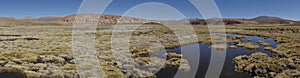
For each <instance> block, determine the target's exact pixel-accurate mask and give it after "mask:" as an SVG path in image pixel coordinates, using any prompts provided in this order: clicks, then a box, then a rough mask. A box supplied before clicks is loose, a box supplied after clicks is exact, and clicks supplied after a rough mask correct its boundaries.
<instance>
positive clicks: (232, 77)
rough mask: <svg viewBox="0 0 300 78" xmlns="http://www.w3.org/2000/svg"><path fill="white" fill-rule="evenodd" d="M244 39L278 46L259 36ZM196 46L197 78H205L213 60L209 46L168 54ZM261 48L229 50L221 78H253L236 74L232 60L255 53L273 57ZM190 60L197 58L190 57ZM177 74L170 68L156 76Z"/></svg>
mask: <svg viewBox="0 0 300 78" xmlns="http://www.w3.org/2000/svg"><path fill="white" fill-rule="evenodd" d="M227 36H242V35H237V34H227ZM244 37H245V41H244V42H247V40H248V39H251V40H252V43H253V44H255V45H259V44H258V41H259V40H262V41H265V42H267V43H271V44H272V47H273V48H275V47H276V46H277V45H276V42H275V41H274V39H271V38H263V37H258V36H244ZM228 45H229V46H230V45H233V43H228ZM195 46H197V47H198V46H199V49H200V61H199V65H198V71H197V74H196V76H195V78H204V77H205V74H206V71H207V69H208V65H209V63H210V58H211V48H209V47H210V45H209V44H192V45H187V46H182V47H178V48H175V49H170V50H167V52H176V53H182V52H181V48H193V47H195ZM259 46H260V48H259V49H257V50H247V49H244V48H242V47H238V48H236V49H229V48H228V49H227V50H226V59H225V63H224V66H223V70H222V73H221V75H220V78H251V76H250V75H249V74H248V73H244V72H236V71H235V68H234V63H233V61H232V59H233V58H234V57H236V56H239V55H251V54H252V53H255V52H263V53H266V54H268V55H272V53H271V52H270V51H265V50H264V46H263V45H259ZM184 51H186V52H193V51H188V50H184ZM183 57H189V56H185V55H183ZM189 58H196V57H189ZM187 60H188V61H190V60H194V59H187ZM191 69H193V68H191ZM176 72H177V69H175V68H172V67H168V68H166V69H164V70H161V71H160V72H158V73H157V74H156V76H157V77H158V78H173V77H174V75H175V74H176Z"/></svg>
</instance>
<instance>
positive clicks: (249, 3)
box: [0, 0, 300, 20]
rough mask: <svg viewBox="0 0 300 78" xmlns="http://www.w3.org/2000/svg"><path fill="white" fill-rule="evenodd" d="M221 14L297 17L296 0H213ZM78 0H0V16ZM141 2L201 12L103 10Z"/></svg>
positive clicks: (119, 0) (65, 11)
mask: <svg viewBox="0 0 300 78" xmlns="http://www.w3.org/2000/svg"><path fill="white" fill-rule="evenodd" d="M215 1H216V3H217V5H218V7H219V10H220V11H221V13H222V16H223V17H225V18H229V17H230V18H253V17H256V16H262V15H267V16H278V17H282V18H286V19H292V20H300V15H299V14H300V9H299V7H300V5H299V3H300V0H215ZM81 2H82V0H1V1H0V9H1V10H0V17H16V18H23V17H25V16H33V17H42V16H67V15H71V14H75V13H76V12H77V10H78V8H79V7H80V4H81ZM145 2H161V3H164V4H168V5H170V6H172V7H174V8H176V9H177V10H179V11H180V12H181V13H182V14H184V15H185V16H186V17H187V18H201V17H202V16H201V14H200V13H198V11H197V10H196V9H195V8H194V7H193V6H192V5H191V3H189V2H188V0H114V1H113V3H111V4H110V5H109V7H108V8H107V9H106V11H105V12H104V13H105V14H110V15H123V13H124V12H126V11H127V10H128V9H130V8H132V7H134V6H136V5H138V4H141V3H145Z"/></svg>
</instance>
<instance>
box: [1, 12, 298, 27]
mask: <svg viewBox="0 0 300 78" xmlns="http://www.w3.org/2000/svg"><path fill="white" fill-rule="evenodd" d="M76 18H77V19H76ZM185 20H186V21H189V23H190V24H192V25H206V24H207V22H213V24H222V23H224V24H225V25H264V24H271V25H299V24H300V22H299V21H293V20H286V19H282V18H279V17H270V16H259V17H256V18H253V19H239V18H223V19H220V18H211V19H207V20H206V21H205V20H204V19H200V18H191V19H182V20H170V21H158V20H147V19H142V18H134V17H127V16H113V15H104V14H74V15H69V16H65V17H57V16H46V17H41V18H33V17H30V16H26V17H24V18H23V19H16V18H5V17H1V18H0V25H72V24H116V23H122V24H124V23H149V22H157V23H165V24H177V23H182V22H184V21H185ZM186 24H188V23H186Z"/></svg>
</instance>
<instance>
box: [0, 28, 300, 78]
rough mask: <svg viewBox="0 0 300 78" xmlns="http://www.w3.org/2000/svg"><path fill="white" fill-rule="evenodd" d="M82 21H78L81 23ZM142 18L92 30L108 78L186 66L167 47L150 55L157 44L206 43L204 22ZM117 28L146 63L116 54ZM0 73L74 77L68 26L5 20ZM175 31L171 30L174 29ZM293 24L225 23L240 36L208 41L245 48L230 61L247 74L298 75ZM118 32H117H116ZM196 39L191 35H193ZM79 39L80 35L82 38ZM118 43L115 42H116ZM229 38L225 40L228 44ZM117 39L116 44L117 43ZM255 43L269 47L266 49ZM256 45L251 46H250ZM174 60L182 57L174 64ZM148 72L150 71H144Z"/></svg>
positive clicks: (296, 32) (298, 55)
mask: <svg viewBox="0 0 300 78" xmlns="http://www.w3.org/2000/svg"><path fill="white" fill-rule="evenodd" d="M83 27H84V26H83ZM172 27H174V28H173V29H170V28H168V27H165V26H162V25H157V24H155V25H152V24H147V25H143V26H140V27H138V28H137V29H134V28H135V27H134V25H125V26H123V27H120V28H118V29H116V28H111V25H107V26H98V27H97V28H96V29H97V32H96V33H85V34H86V35H95V36H96V37H95V41H96V43H95V44H96V45H95V47H96V51H97V57H98V58H99V60H100V64H99V66H102V67H103V70H104V73H105V74H106V75H107V77H108V78H128V77H138V76H147V75H149V74H150V75H151V74H155V73H152V72H151V71H149V70H156V69H155V68H156V67H157V66H156V65H157V64H159V63H161V62H165V63H166V64H164V66H163V67H168V66H170V67H174V68H179V69H180V70H182V71H188V70H189V69H190V67H189V62H188V60H185V59H182V58H181V57H182V56H184V55H182V54H180V53H168V54H166V57H168V58H169V59H161V58H150V56H151V55H156V54H158V53H159V52H161V50H163V49H174V48H177V47H180V46H183V45H188V44H194V43H200V44H208V45H210V44H211V39H210V38H211V36H210V33H209V30H208V27H207V26H193V28H194V30H195V33H196V35H193V34H191V33H187V32H185V31H186V30H184V26H177V25H175V26H172ZM133 29H134V31H133V32H132V33H130V32H129V31H123V32H118V33H123V34H124V33H125V34H126V33H127V34H131V37H130V38H129V43H130V44H129V52H130V53H131V56H130V57H132V58H133V59H134V61H135V62H136V64H139V65H143V66H147V67H148V68H147V70H140V69H138V68H135V67H134V66H132V65H126V64H123V63H122V62H123V61H127V60H123V61H120V60H116V57H114V54H113V53H112V52H113V50H114V51H118V50H116V49H114V48H112V46H111V45H112V42H111V41H112V40H111V38H112V37H113V34H114V33H113V30H133ZM0 30H1V31H0V34H1V35H0V65H1V66H0V73H22V74H24V75H25V76H26V77H28V78H43V77H47V78H78V77H79V76H78V74H77V70H76V69H77V68H76V65H75V60H74V58H75V57H74V56H76V55H74V54H73V52H72V26H46V25H45V26H10V27H0ZM174 30H176V32H177V33H178V32H180V33H181V35H176V32H174ZM299 30H300V27H298V26H226V33H227V34H240V35H242V36H227V37H226V40H227V41H226V42H227V43H228V45H210V47H211V48H218V49H229V48H230V49H239V48H245V49H248V50H251V51H252V52H248V53H250V54H251V55H250V54H245V55H241V56H236V57H235V58H233V59H232V62H234V64H235V65H236V70H237V72H245V73H249V75H251V76H252V77H278V78H282V77H299V76H300V73H299V71H300V62H299V58H300V53H299V52H300V49H299V47H300V43H299V42H300V41H299V40H298V39H299V37H300V36H299ZM118 36H120V37H122V35H118ZM245 36H258V37H262V38H266V39H274V40H275V41H276V43H275V44H277V46H275V45H272V44H274V43H270V42H266V41H255V40H252V39H246V38H245ZM195 39H197V40H195ZM83 40H84V39H83ZM117 43H118V42H117ZM229 43H230V44H229ZM120 45H122V44H121V43H120ZM257 49H265V50H267V51H270V52H272V53H271V55H270V54H266V53H264V52H258V51H257ZM253 51H257V52H253ZM180 63H183V64H182V66H180ZM128 67H131V68H134V69H135V70H136V71H139V72H144V73H141V74H135V75H132V74H131V73H130V72H129V71H124V70H122V69H126V68H128ZM149 77H156V76H155V75H154V76H149Z"/></svg>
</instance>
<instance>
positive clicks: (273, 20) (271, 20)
mask: <svg viewBox="0 0 300 78" xmlns="http://www.w3.org/2000/svg"><path fill="white" fill-rule="evenodd" d="M189 21H190V23H191V24H193V25H198V24H199V25H206V22H205V20H204V19H189ZM208 21H213V22H221V21H220V20H215V19H208ZM223 23H224V24H225V25H247V24H251V25H253V24H254V25H259V24H282V25H298V24H299V22H298V21H293V20H286V19H282V18H279V17H270V16H259V17H256V18H253V19H232V18H224V19H223Z"/></svg>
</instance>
